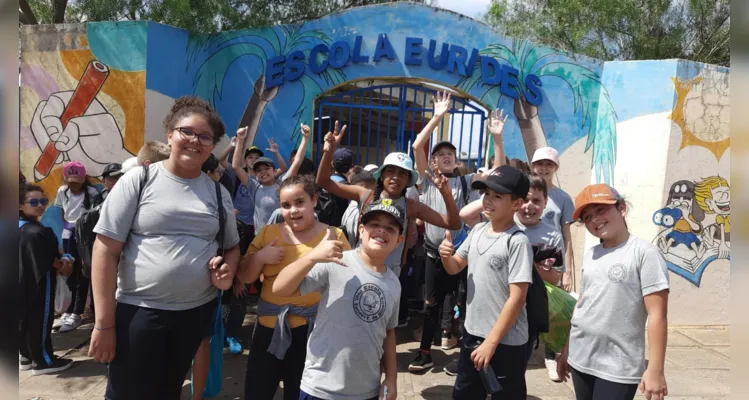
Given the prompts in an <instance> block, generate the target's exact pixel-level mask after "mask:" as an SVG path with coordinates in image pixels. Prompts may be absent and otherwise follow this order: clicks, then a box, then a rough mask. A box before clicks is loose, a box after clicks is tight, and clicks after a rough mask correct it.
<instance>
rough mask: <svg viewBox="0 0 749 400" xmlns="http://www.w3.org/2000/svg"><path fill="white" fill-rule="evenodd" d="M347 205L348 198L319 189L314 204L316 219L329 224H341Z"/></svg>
mask: <svg viewBox="0 0 749 400" xmlns="http://www.w3.org/2000/svg"><path fill="white" fill-rule="evenodd" d="M348 205H349V200H347V199H343V198H340V197H338V196H336V195H334V194H332V193H330V192H328V191H327V190H325V189H321V190H320V193H319V195H318V199H317V206H315V213H317V220H318V221H320V222H322V223H324V224H327V225H330V226H341V221H342V220H343V214H345V213H346V209H347V208H348Z"/></svg>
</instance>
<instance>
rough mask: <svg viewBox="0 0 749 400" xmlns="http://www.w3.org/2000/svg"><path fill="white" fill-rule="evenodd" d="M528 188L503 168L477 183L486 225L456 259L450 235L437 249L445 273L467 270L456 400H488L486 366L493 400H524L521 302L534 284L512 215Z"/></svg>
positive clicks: (527, 247)
mask: <svg viewBox="0 0 749 400" xmlns="http://www.w3.org/2000/svg"><path fill="white" fill-rule="evenodd" d="M529 186H530V183H529V181H528V177H527V176H526V175H525V174H524V173H522V172H520V171H519V170H517V169H515V168H513V167H510V166H507V165H503V166H501V167H499V168H497V169H496V170H495V171H494V172H493V173H492V175H490V176H489V177H488V178H487V179H486V181H485V182H475V183H474V184H473V185H472V187H473V188H474V189H478V190H481V191H483V192H485V193H484V196H483V208H484V215H485V216H486V217H487V218H488V219H489V222H482V223H479V224H478V225H476V226H475V227H474V228H473V229H472V230H471V232H470V233H469V234H468V237H467V238H466V239H465V241H463V243H462V244H461V246H460V248H458V251H457V253H456V254H454V255H453V252H454V250H455V246H454V245H453V243H452V238H451V235H450V234H449V233H447V234H446V238H445V240H444V241H443V242H442V244H441V245H440V249H439V252H440V257H441V259H442V263H443V265H444V266H445V270H446V271H447V272H448V273H450V274H458V273H460V272H461V271H462V270H463V269H465V268H466V266H468V293H467V295H468V301H467V303H468V304H467V311H466V321H465V332H464V334H463V344H462V346H461V351H460V358H459V360H458V376H457V378H456V380H455V387H454V389H453V398H454V399H466V400H468V399H483V398H486V395H487V392H486V389H485V388H484V385H483V383H482V380H481V378H480V376H479V370H480V369H484V368H486V367H487V366H489V365H491V367H492V368H493V370H494V374H495V375H496V376H497V379H499V382H500V384H501V385H502V391H501V393H497V394H493V395H492V396H493V398H499V396H501V398H502V399H525V397H526V394H527V390H526V385H525V365H526V362H525V353H526V345H527V342H528V317H527V314H526V310H525V297H526V293H527V290H528V286H529V285H530V283H531V282H532V281H533V270H532V268H533V251H532V248H531V244H530V242H529V241H528V238H527V237H526V236H525V235H524V234H523V232H522V231H521V230H520V229H519V228H518V227H517V226H516V225H515V222H514V221H513V215H514V214H515V212H517V211H518V210H519V209H520V206H521V205H522V204H523V201H524V199H525V197H526V196H527V194H528V188H529ZM469 264H470V265H469Z"/></svg>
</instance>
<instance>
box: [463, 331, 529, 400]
mask: <svg viewBox="0 0 749 400" xmlns="http://www.w3.org/2000/svg"><path fill="white" fill-rule="evenodd" d="M477 341H483V339H482V338H479V337H477V336H473V335H471V334H469V333H468V332H465V333H463V340H462V343H461V347H460V358H458V376H457V377H456V378H455V386H454V387H453V399H456V400H458V399H460V400H463V399H464V400H475V399H485V398H486V389H484V383H483V382H482V381H481V376H480V375H479V371H478V370H476V367H475V366H474V364H473V361H472V360H471V353H472V352H473V350H474V348H473V345H474V344H475V343H476V342H477ZM526 348H527V347H526V345H521V346H508V345H504V344H500V345H499V346H497V350H496V351H495V352H494V357H492V359H491V361H490V364H491V366H492V368H493V369H494V373H495V375H497V378H498V380H499V383H500V385H502V391H500V392H499V393H496V394H494V395H492V400H496V399H502V400H525V398H526V395H527V388H526V386H525V364H526V362H525V352H526Z"/></svg>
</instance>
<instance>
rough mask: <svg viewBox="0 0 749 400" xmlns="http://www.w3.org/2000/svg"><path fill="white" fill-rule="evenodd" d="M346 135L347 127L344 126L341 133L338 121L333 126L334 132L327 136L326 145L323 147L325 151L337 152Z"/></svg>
mask: <svg viewBox="0 0 749 400" xmlns="http://www.w3.org/2000/svg"><path fill="white" fill-rule="evenodd" d="M344 133H346V125H344V126H343V127H342V128H341V129H340V131H339V130H338V121H336V122H335V124H334V125H333V132H328V133H327V134H325V145H324V146H323V151H335V150H336V149H337V148H338V143H340V142H341V139H342V138H343V134H344Z"/></svg>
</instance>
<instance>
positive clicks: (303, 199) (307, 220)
mask: <svg viewBox="0 0 749 400" xmlns="http://www.w3.org/2000/svg"><path fill="white" fill-rule="evenodd" d="M279 199H280V201H281V214H282V215H283V219H284V221H285V222H286V224H287V225H288V226H289V227H290V228H291V230H292V231H294V232H299V231H303V230H305V229H307V228H308V227H310V226H312V224H314V223H315V205H316V204H317V197H316V196H313V197H310V195H309V194H308V193H307V192H305V191H304V187H303V186H302V185H294V186H287V187H285V188H283V189H282V190H281V192H280V193H279Z"/></svg>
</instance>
